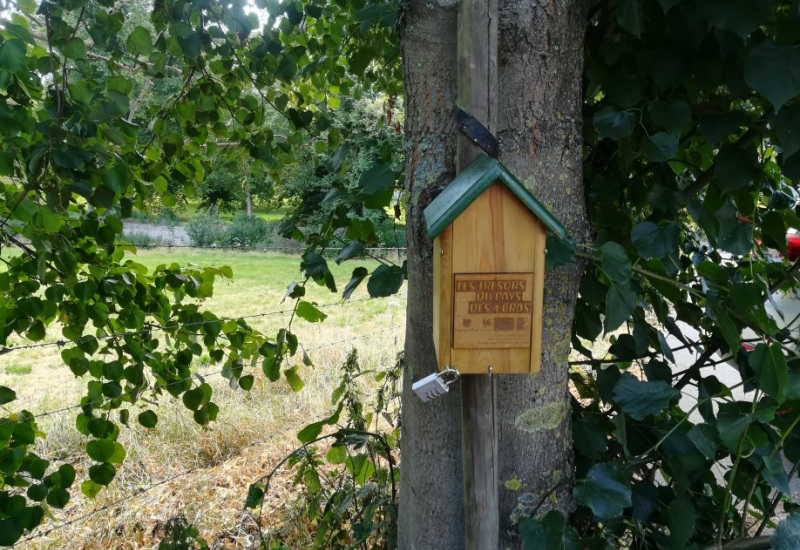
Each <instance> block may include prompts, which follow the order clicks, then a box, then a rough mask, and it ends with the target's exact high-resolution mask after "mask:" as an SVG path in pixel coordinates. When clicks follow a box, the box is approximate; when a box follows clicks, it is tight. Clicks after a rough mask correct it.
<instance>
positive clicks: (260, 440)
mask: <svg viewBox="0 0 800 550" xmlns="http://www.w3.org/2000/svg"><path fill="white" fill-rule="evenodd" d="M402 326H403V325H402V324H397V325H393V326H391V327H387V328H385V329H381V330H376V331H373V332H370V333H368V334H364V335H360V336H355V337H352V338H345V339H342V340H337V341H334V342H328V343H326V344H322V345H319V346H316V347H314V348H309V349H307V350H306V351H307V352H309V351H314V350H319V349H323V348H330V347H336V346H340V345H342V344H345V343H348V342H352V341H356V340H363V339H368V338H370V337H372V336H375V335H377V334H382V333H386V332H390V331H394V330H395V329H396V328H400V327H402ZM221 373H222V371H218V372H213V373H207V374H202V375H201V376H203V377H206V376H213V375H216V374H221ZM164 387H166V386H164ZM81 406H83V405H77V406H74V407H65V408H63V409H58V410H56V411H47V412H45V413H40V414H38V415H36V416H35V417H40V416H46V415H50V414H56V413H57V412H64V411H68V410H72V409H75V408H79V407H81ZM333 412H334V409H330V410H328V411H325V412H324V413H323V414H321V415H319V416H317V417H316V418H313V419H311V420H307V421H303V422H302V423H301V424H297V425H293V426H290V427H288V428H285V429H283V430H281V431H279V432H276V433H273V434H271V435H269V436H265V437H262V438H258V439H255V440H253V441H251V442H250V443H247V444H245V445H243V446H241V447H238V448H237V450H236V452H235V453H230V454H229V455H228V456H227V457H226V458H225V459H224V460H222V461H219V462H218V463H225V462H227V461H228V460H231V459H232V458H233V457H235V456H238V455H241V453H242V452H243V451H245V450H247V449H249V448H252V447H255V446H257V445H261V444H264V443H268V442H270V441H272V440H273V439H276V438H277V437H279V436H282V435H285V434H287V433H289V432H291V431H293V430H298V429H300V428H302V427H303V426H306V425H308V424H310V423H314V422H319V421H321V420H323V419H325V418H327V417H328V416H330V415H331V414H332V413H333ZM206 468H207V465H198V466H194V467H192V468H189V469H188V470H185V471H183V472H180V473H178V474H174V475H171V476H168V477H166V478H164V479H162V480H161V481H158V482H156V483H153V484H151V485H148V486H147V487H143V488H139V489H136V490H134V491H133V492H132V493H130V494H128V495H125V496H124V497H121V498H119V499H117V500H114V501H113V502H110V503H108V504H105V505H103V506H101V507H99V508H96V509H94V510H92V511H91V512H87V513H86V514H83V515H81V516H78V517H76V518H73V519H71V520H68V521H65V522H63V523H60V524H58V525H55V526H53V527H50V528H47V529H45V530H44V531H41V532H38V533H32V534H30V535H29V536H28V537H26V538H24V539H22V540H20V541H18V542H16V543H15V544H14V545H12V546H11V548H15V547H18V546H21V545H23V544H26V543H28V542H31V541H33V540H36V539H39V538H42V537H46V536H48V535H50V534H52V533H54V532H56V531H60V530H61V529H64V528H66V527H69V526H70V525H74V524H76V523H79V522H82V521H84V520H87V519H89V518H91V517H93V516H95V515H97V514H100V513H102V512H105V511H108V510H112V509H114V508H116V507H118V506H120V505H121V504H124V503H125V502H128V501H130V500H133V499H135V498H139V497H140V496H142V495H144V494H146V493H148V492H150V491H152V490H154V489H156V488H158V487H161V486H163V485H167V484H169V483H171V482H172V481H175V480H176V479H180V478H183V477H186V476H189V475H191V474H193V473H196V472H198V471H200V470H204V469H206Z"/></svg>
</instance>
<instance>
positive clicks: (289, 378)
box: [283, 367, 305, 392]
mask: <svg viewBox="0 0 800 550" xmlns="http://www.w3.org/2000/svg"><path fill="white" fill-rule="evenodd" d="M283 375H284V376H285V377H286V382H287V383H288V384H289V386H290V387H291V388H292V390H294V391H296V392H298V391H300V390H302V389H303V386H305V383H304V382H303V379H302V378H300V377H299V376H298V375H297V367H292V368H290V369H286V370H285V371H283Z"/></svg>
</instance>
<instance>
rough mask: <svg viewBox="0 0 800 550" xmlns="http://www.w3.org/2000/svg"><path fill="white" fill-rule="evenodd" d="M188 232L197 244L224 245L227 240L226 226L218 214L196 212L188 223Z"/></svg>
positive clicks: (193, 242)
mask: <svg viewBox="0 0 800 550" xmlns="http://www.w3.org/2000/svg"><path fill="white" fill-rule="evenodd" d="M186 233H188V234H189V238H190V239H191V240H192V244H194V245H195V246H214V245H222V244H223V243H224V240H225V228H224V226H223V225H222V223H221V222H220V221H219V218H218V217H217V216H214V215H212V214H196V215H195V216H193V217H192V218H191V219H190V220H189V223H187V224H186Z"/></svg>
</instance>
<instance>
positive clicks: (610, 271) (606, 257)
mask: <svg viewBox="0 0 800 550" xmlns="http://www.w3.org/2000/svg"><path fill="white" fill-rule="evenodd" d="M600 254H601V261H600V267H601V268H602V270H603V273H605V274H606V276H607V277H608V278H609V279H611V281H612V282H614V283H627V282H628V281H629V280H630V278H631V262H630V260H629V259H628V255H627V253H626V252H625V249H624V248H622V247H621V246H620V245H619V244H617V243H615V242H612V241H609V242H607V243H605V244H603V246H601V247H600Z"/></svg>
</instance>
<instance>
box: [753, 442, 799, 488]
mask: <svg viewBox="0 0 800 550" xmlns="http://www.w3.org/2000/svg"><path fill="white" fill-rule="evenodd" d="M753 461H754V462H756V466H759V464H757V463H758V462H761V463H762V464H763V465H764V469H763V470H762V472H761V475H762V476H764V479H765V480H766V481H767V483H769V484H770V485H771V486H772V487H773V488H775V489H777V490H778V491H780V492H781V493H783V494H784V495H791V494H792V490H791V488H790V487H789V475H788V474H787V473H786V470H785V469H784V467H783V457H782V456H781V453H776V454H771V453H770V452H769V451H767V450H764V451H761V450H759V452H758V453H757V454H756V455H755V456H754V457H753Z"/></svg>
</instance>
